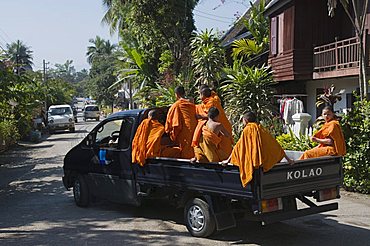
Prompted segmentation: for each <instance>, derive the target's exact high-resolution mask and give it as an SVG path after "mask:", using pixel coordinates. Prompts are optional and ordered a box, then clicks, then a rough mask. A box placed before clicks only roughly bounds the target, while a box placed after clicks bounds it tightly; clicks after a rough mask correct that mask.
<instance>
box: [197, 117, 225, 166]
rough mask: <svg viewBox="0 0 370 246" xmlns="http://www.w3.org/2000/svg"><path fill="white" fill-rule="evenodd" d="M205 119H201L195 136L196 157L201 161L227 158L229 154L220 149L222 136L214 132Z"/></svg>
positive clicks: (217, 160) (218, 160)
mask: <svg viewBox="0 0 370 246" xmlns="http://www.w3.org/2000/svg"><path fill="white" fill-rule="evenodd" d="M206 122H207V121H205V120H203V121H200V122H199V123H198V126H197V128H196V130H195V133H194V137H193V143H192V144H193V147H194V153H195V157H196V159H197V160H198V161H199V162H220V161H223V160H226V159H227V158H228V157H229V154H227V153H225V152H223V151H222V149H220V143H221V137H219V136H218V135H217V134H215V133H214V132H212V131H211V130H210V129H209V128H208V127H207V125H206Z"/></svg>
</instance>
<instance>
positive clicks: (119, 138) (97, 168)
mask: <svg viewBox="0 0 370 246" xmlns="http://www.w3.org/2000/svg"><path fill="white" fill-rule="evenodd" d="M158 111H159V112H160V114H161V118H162V120H160V121H162V122H164V120H165V117H166V113H167V108H160V109H158ZM148 112H149V110H144V109H137V110H129V111H122V112H118V113H115V114H112V115H110V116H109V117H108V118H106V119H105V120H103V121H102V122H100V123H99V124H98V125H97V126H96V127H95V128H94V129H93V130H92V131H91V132H90V133H89V134H88V135H87V136H86V138H85V139H83V140H82V142H81V143H80V144H78V145H77V146H75V147H74V148H73V149H71V150H70V151H69V152H68V153H67V155H66V156H65V159H64V166H63V169H64V176H63V183H64V186H65V187H66V188H67V189H70V188H73V194H74V200H75V203H76V204H77V206H81V207H85V206H88V205H89V203H90V201H91V197H92V196H96V197H102V198H106V199H108V200H111V201H114V202H120V203H125V204H131V205H134V206H140V204H141V202H142V201H143V200H145V199H147V198H154V197H155V198H165V199H168V200H169V201H171V202H172V203H173V204H174V205H175V206H177V207H182V208H184V222H185V224H186V227H187V229H188V230H189V232H190V233H191V234H192V235H193V236H197V237H207V236H209V235H211V234H212V233H213V232H214V231H216V230H224V229H227V228H231V227H234V226H236V219H237V218H240V217H244V218H246V219H249V220H256V221H260V222H261V223H262V224H269V223H274V222H277V221H281V220H286V219H291V218H296V217H300V216H305V215H310V214H314V213H320V212H325V211H330V210H335V209H337V208H338V203H329V204H327V203H325V204H323V205H321V204H319V205H318V204H316V203H321V202H322V201H326V200H331V199H336V198H339V187H340V185H341V184H342V178H343V175H342V163H341V158H340V157H333V156H328V157H322V158H314V159H308V160H302V161H296V164H295V165H293V166H291V165H288V163H287V162H285V161H284V160H282V162H281V163H278V164H276V165H275V166H274V168H272V169H271V170H270V171H268V172H266V173H264V172H263V171H262V169H257V170H255V171H254V174H253V180H252V181H251V182H250V184H248V186H247V187H243V186H242V184H241V181H240V175H239V170H238V167H236V166H232V165H229V166H227V167H224V166H222V165H220V164H219V163H195V164H194V163H191V162H190V160H188V159H175V158H164V157H156V158H152V159H148V160H147V162H146V164H145V165H144V166H143V167H142V166H139V165H138V164H135V163H132V161H131V147H132V146H131V144H132V139H133V137H134V135H135V132H136V129H137V127H138V125H139V124H140V122H141V121H142V120H143V119H145V118H146V117H147V114H148ZM287 154H288V155H289V156H290V157H292V158H294V156H297V153H295V152H287ZM298 154H299V153H298ZM298 200H299V201H301V202H302V203H304V204H306V205H307V207H306V208H299V207H298V206H297V201H298ZM241 215H242V216H241Z"/></svg>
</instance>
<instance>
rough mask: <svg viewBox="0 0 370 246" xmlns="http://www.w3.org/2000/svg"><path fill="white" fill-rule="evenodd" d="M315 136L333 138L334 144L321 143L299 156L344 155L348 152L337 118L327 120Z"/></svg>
mask: <svg viewBox="0 0 370 246" xmlns="http://www.w3.org/2000/svg"><path fill="white" fill-rule="evenodd" d="M314 137H317V138H321V139H325V138H331V139H332V140H333V145H332V146H327V145H324V144H320V145H319V146H317V147H316V148H313V149H310V150H307V151H305V152H304V153H303V155H302V156H301V157H300V158H299V159H300V160H304V159H308V158H315V157H320V156H329V155H339V156H344V155H345V154H346V143H345V140H344V136H343V132H342V129H341V127H340V124H339V122H338V121H337V120H331V121H329V122H326V123H325V124H324V125H323V126H322V128H321V129H320V130H319V131H318V132H317V133H316V134H315V135H314Z"/></svg>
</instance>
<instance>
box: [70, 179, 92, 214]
mask: <svg viewBox="0 0 370 246" xmlns="http://www.w3.org/2000/svg"><path fill="white" fill-rule="evenodd" d="M73 197H74V199H75V203H76V205H77V206H79V207H87V206H88V205H89V202H90V201H89V198H90V194H89V187H88V186H87V183H86V180H85V178H84V176H82V175H78V177H77V178H76V180H75V182H74V183H73Z"/></svg>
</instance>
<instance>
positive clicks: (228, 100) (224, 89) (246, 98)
mask: <svg viewBox="0 0 370 246" xmlns="http://www.w3.org/2000/svg"><path fill="white" fill-rule="evenodd" d="M224 71H225V73H226V76H227V79H226V80H225V81H224V82H223V85H222V86H221V88H220V91H221V93H222V94H223V95H224V99H225V110H226V113H227V115H228V116H229V119H230V121H231V122H232V124H233V131H234V133H235V135H237V136H238V135H239V134H240V133H241V132H242V130H243V125H242V121H241V118H242V116H243V114H244V113H246V112H247V111H254V112H255V113H256V114H257V117H258V120H259V121H261V122H264V121H266V119H269V118H271V117H272V112H273V106H272V104H271V98H272V96H273V93H274V91H273V89H272V87H271V86H272V85H273V84H274V81H273V79H272V74H271V71H270V69H269V67H261V68H258V67H247V66H244V65H243V64H242V61H241V60H240V61H237V62H234V63H233V66H232V67H229V68H225V69H224Z"/></svg>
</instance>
